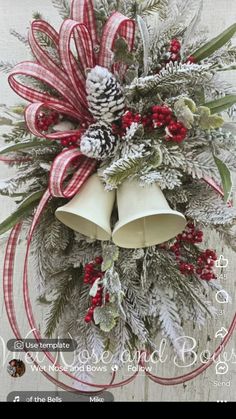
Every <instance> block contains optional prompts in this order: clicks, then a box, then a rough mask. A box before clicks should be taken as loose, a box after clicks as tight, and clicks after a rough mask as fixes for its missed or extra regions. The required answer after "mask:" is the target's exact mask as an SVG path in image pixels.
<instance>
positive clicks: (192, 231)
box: [176, 222, 203, 244]
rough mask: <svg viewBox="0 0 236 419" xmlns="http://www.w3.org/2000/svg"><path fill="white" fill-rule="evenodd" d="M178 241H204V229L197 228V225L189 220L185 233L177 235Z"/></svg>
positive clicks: (194, 242)
mask: <svg viewBox="0 0 236 419" xmlns="http://www.w3.org/2000/svg"><path fill="white" fill-rule="evenodd" d="M176 240H177V242H186V243H192V244H196V243H202V240H203V231H202V230H196V228H195V225H194V224H193V223H191V222H189V223H188V224H187V226H186V228H185V230H184V231H183V233H181V234H178V236H177V237H176Z"/></svg>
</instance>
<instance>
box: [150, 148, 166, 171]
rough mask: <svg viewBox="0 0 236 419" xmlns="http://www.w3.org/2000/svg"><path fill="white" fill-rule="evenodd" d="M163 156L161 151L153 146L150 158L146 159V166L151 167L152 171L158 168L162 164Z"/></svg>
mask: <svg viewBox="0 0 236 419" xmlns="http://www.w3.org/2000/svg"><path fill="white" fill-rule="evenodd" d="M162 161H163V156H162V151H161V149H160V147H159V146H158V145H156V146H155V150H154V151H153V153H152V154H151V156H150V157H149V158H148V164H149V165H150V166H152V167H153V168H154V169H155V168H156V167H159V166H160V165H161V164H162Z"/></svg>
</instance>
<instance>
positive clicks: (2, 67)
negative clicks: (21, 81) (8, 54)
mask: <svg viewBox="0 0 236 419" xmlns="http://www.w3.org/2000/svg"><path fill="white" fill-rule="evenodd" d="M14 65H15V64H13V63H10V62H9V61H0V71H1V72H2V73H5V74H8V73H10V71H11V70H12V68H13V67H14Z"/></svg>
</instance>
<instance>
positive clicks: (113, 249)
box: [101, 244, 119, 272]
mask: <svg viewBox="0 0 236 419" xmlns="http://www.w3.org/2000/svg"><path fill="white" fill-rule="evenodd" d="M102 255H103V262H102V267H101V269H102V271H103V272H105V271H107V270H108V269H110V268H111V267H112V265H113V263H114V262H115V261H116V260H117V259H118V257H119V248H118V247H117V246H115V245H114V244H105V245H104V246H103V252H102Z"/></svg>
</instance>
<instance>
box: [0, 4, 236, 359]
mask: <svg viewBox="0 0 236 419" xmlns="http://www.w3.org/2000/svg"><path fill="white" fill-rule="evenodd" d="M53 4H54V5H55V6H56V7H57V8H58V10H59V12H60V14H61V16H62V17H63V22H62V25H61V28H60V31H59V33H58V32H57V31H56V30H55V29H54V28H53V27H52V26H51V25H50V23H49V22H47V21H46V20H44V19H43V16H41V15H40V14H39V13H37V14H36V15H35V16H34V20H33V22H32V24H31V27H30V29H29V36H28V39H26V38H25V37H24V36H23V35H21V34H19V33H17V32H16V31H13V35H15V36H17V38H18V39H19V40H20V41H22V42H24V43H25V44H27V45H29V46H30V49H31V51H32V60H31V61H25V62H22V63H20V64H17V65H16V66H14V65H12V63H3V62H2V63H1V69H2V70H3V71H5V72H8V73H9V84H10V86H11V88H12V89H13V90H14V91H15V92H16V93H17V94H18V95H19V96H21V97H22V98H24V99H25V100H26V101H28V102H29V103H26V105H22V106H16V107H14V108H12V109H11V110H10V111H9V112H8V117H9V115H13V114H14V115H15V120H14V124H13V127H12V130H11V132H10V133H7V134H5V135H3V137H4V141H5V143H6V145H5V147H4V148H2V149H1V151H0V153H1V160H3V161H5V162H6V163H8V164H9V165H10V166H14V167H15V168H16V170H17V173H16V175H15V176H14V177H12V178H11V179H8V180H6V181H5V182H2V183H1V189H0V192H1V194H2V195H7V196H11V197H13V198H15V200H16V202H17V205H18V207H17V209H16V211H15V212H14V213H13V214H12V215H10V216H9V218H8V219H7V220H5V221H3V222H2V223H1V225H0V233H1V234H3V233H5V232H6V231H8V230H9V229H12V230H11V234H10V237H9V240H8V245H7V250H6V257H5V267H4V294H5V301H6V308H7V312H8V317H9V320H10V322H11V325H12V328H13V331H14V332H15V335H16V337H17V338H19V337H20V331H19V328H18V325H17V319H16V316H15V313H14V304H13V295H12V282H13V265H14V258H15V252H16V246H17V241H18V238H19V236H22V237H25V239H26V256H25V262H24V278H23V291H24V302H25V308H26V314H27V318H28V320H29V324H30V326H31V327H32V329H34V336H35V338H36V339H41V335H40V332H39V331H38V330H37V327H36V322H35V320H34V316H33V308H32V305H31V301H30V295H29V284H28V264H29V260H28V259H29V257H30V259H31V260H32V261H33V276H34V277H35V280H36V283H37V289H38V302H39V303H41V304H43V305H45V306H46V307H48V308H49V313H48V315H47V318H46V330H45V331H44V336H47V337H52V336H54V335H59V336H65V337H67V336H68V333H70V335H71V336H72V337H73V338H74V339H75V340H76V344H77V348H76V350H77V351H78V352H79V351H82V350H84V349H87V350H89V351H90V350H92V349H93V350H94V351H95V352H96V353H97V354H98V356H99V354H101V353H102V352H103V351H104V350H105V349H107V350H109V351H110V352H111V354H112V355H113V363H114V364H116V365H118V366H121V354H122V352H123V351H124V350H126V349H129V350H130V351H131V352H132V351H137V350H140V351H147V352H148V351H149V352H150V351H152V350H154V349H155V347H156V343H155V342H156V337H157V335H158V333H159V332H161V333H162V335H163V336H164V337H166V338H168V339H169V341H170V343H171V345H172V346H173V350H175V351H177V352H179V351H180V348H179V340H178V339H177V338H178V337H180V336H183V335H184V334H185V333H184V327H185V325H186V324H187V323H189V322H191V323H192V324H193V325H197V326H199V327H201V326H203V325H204V323H205V320H206V319H207V318H208V317H210V316H214V313H215V309H214V307H213V305H211V303H210V298H211V295H212V294H213V293H214V292H215V291H216V290H219V289H222V287H221V285H220V284H219V281H218V280H217V275H216V274H217V270H216V268H215V262H216V260H217V258H218V256H219V255H217V254H216V252H215V251H214V249H208V248H206V245H205V241H206V239H207V235H209V233H210V234H211V232H212V231H213V230H214V231H215V232H216V233H218V234H219V237H220V239H221V240H222V243H225V245H227V246H229V247H231V248H232V249H233V250H235V249H236V245H235V238H234V231H233V225H234V222H235V219H236V210H235V208H233V206H232V196H231V190H232V179H231V173H232V171H233V170H234V169H235V168H236V142H235V135H234V132H233V128H232V127H233V125H232V124H231V123H230V118H231V117H232V118H233V116H234V111H235V109H234V104H235V103H236V94H233V89H232V88H231V86H230V85H228V84H227V83H226V82H223V81H222V80H221V79H220V77H219V74H220V73H221V72H222V71H226V70H230V69H234V68H235V66H236V48H235V47H234V46H233V45H232V43H231V38H232V37H233V36H234V34H235V33H236V24H234V25H232V26H230V27H229V28H228V29H226V30H225V31H224V32H223V33H220V34H219V35H218V36H217V37H215V38H213V39H211V40H207V38H206V35H205V34H204V33H202V32H200V33H199V30H198V29H199V27H198V24H199V19H200V14H201V10H202V2H201V1H198V2H196V1H195V0H194V1H193V0H187V1H185V2H183V1H181V0H180V1H179V0H144V1H137V0H128V1H125V2H120V1H115V0H97V1H94V2H92V1H91V0H74V1H72V3H71V4H69V3H67V1H65V0H53ZM23 114H24V116H23ZM17 118H18V119H17ZM233 327H234V324H232V328H231V329H233ZM231 329H230V330H231ZM50 356H51V355H50Z"/></svg>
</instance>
